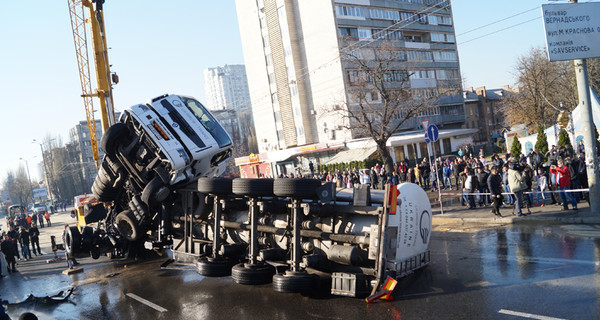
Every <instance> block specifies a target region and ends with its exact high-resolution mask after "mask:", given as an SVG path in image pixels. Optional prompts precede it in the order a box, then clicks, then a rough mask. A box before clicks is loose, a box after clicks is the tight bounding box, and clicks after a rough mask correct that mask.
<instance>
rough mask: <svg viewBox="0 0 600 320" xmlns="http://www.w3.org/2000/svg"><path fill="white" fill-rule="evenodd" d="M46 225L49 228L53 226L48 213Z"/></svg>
mask: <svg viewBox="0 0 600 320" xmlns="http://www.w3.org/2000/svg"><path fill="white" fill-rule="evenodd" d="M46 224H47V225H48V227H50V226H52V223H51V222H50V214H49V213H48V212H46Z"/></svg>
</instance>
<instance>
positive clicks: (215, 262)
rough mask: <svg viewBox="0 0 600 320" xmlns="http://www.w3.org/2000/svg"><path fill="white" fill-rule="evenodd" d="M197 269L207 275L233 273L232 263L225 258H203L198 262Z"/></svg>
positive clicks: (219, 275) (217, 275)
mask: <svg viewBox="0 0 600 320" xmlns="http://www.w3.org/2000/svg"><path fill="white" fill-rule="evenodd" d="M196 271H198V274H200V275H203V276H205V277H226V276H228V275H230V274H231V263H230V262H229V261H227V260H225V259H213V258H203V259H200V260H199V261H198V262H196Z"/></svg>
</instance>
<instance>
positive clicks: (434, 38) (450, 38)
mask: <svg viewBox="0 0 600 320" xmlns="http://www.w3.org/2000/svg"><path fill="white" fill-rule="evenodd" d="M455 41H456V40H455V39H454V35H453V34H451V33H441V32H432V33H431V42H450V43H454V42H455Z"/></svg>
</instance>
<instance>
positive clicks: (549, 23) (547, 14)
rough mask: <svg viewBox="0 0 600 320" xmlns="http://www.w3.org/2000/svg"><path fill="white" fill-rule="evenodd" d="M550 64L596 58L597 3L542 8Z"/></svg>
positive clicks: (599, 48) (599, 38) (599, 42)
mask: <svg viewBox="0 0 600 320" xmlns="http://www.w3.org/2000/svg"><path fill="white" fill-rule="evenodd" d="M542 15H543V18H544V31H545V34H546V46H547V48H548V59H549V60H550V61H561V60H575V59H587V58H597V57H600V2H586V3H563V4H544V5H542Z"/></svg>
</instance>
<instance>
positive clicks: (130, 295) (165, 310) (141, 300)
mask: <svg viewBox="0 0 600 320" xmlns="http://www.w3.org/2000/svg"><path fill="white" fill-rule="evenodd" d="M126 296H128V297H130V298H133V299H135V300H137V301H139V302H141V303H143V304H145V305H147V306H148V307H150V308H152V309H154V310H156V311H160V312H167V311H169V310H167V309H165V308H163V307H161V306H159V305H157V304H154V303H152V302H150V301H148V300H146V299H144V298H142V297H140V296H137V295H135V294H133V293H128V294H126Z"/></svg>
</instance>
